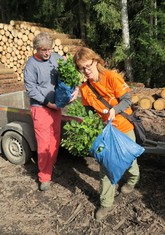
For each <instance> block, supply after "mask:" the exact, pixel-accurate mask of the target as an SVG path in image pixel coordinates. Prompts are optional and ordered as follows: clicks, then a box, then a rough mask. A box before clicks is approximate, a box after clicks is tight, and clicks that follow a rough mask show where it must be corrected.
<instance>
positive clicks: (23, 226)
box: [0, 149, 165, 235]
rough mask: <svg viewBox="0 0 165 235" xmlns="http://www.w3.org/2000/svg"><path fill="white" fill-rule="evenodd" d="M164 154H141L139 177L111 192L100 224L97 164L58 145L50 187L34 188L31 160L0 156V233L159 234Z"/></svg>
mask: <svg viewBox="0 0 165 235" xmlns="http://www.w3.org/2000/svg"><path fill="white" fill-rule="evenodd" d="M163 158H164V159H165V156H161V157H159V156H147V155H146V156H144V155H143V156H141V157H140V158H138V162H139V165H140V170H141V180H140V182H139V184H138V186H137V188H136V189H135V191H134V192H133V193H132V194H131V195H129V196H124V195H122V194H121V193H120V190H119V189H120V185H121V184H122V183H123V182H124V181H123V180H122V181H123V182H122V181H121V182H120V184H119V187H118V189H117V190H116V200H115V204H114V209H113V210H112V212H111V213H110V214H109V216H108V217H107V218H105V219H104V220H103V221H102V222H98V221H96V220H95V219H94V213H95V211H96V209H97V208H98V207H99V193H98V189H99V165H98V164H97V163H96V162H95V160H94V159H93V158H86V159H81V158H75V157H73V156H69V154H68V153H67V152H66V151H65V150H64V149H60V152H59V157H58V162H57V164H56V166H55V168H54V172H53V179H52V188H51V190H50V191H47V192H40V191H39V190H38V183H37V164H36V162H35V161H36V159H34V160H33V161H30V162H29V163H27V164H26V165H25V166H18V165H13V164H11V163H10V162H8V161H7V160H5V159H4V158H3V157H2V156H1V157H0V221H1V222H0V235H66V234H67V235H138V234H140V235H141V234H144V235H164V234H165V180H164V176H165V160H164V159H163ZM161 159H162V160H161Z"/></svg>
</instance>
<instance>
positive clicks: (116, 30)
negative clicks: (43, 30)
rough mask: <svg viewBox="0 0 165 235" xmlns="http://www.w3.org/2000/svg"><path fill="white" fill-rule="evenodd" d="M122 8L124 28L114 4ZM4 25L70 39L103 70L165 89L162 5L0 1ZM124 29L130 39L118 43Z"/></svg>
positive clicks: (141, 0)
mask: <svg viewBox="0 0 165 235" xmlns="http://www.w3.org/2000/svg"><path fill="white" fill-rule="evenodd" d="M124 2H127V8H128V15H127V13H126V14H125V17H127V19H128V22H127V23H128V24H129V28H128V25H127V27H125V26H126V24H125V23H124V24H123V22H124V21H123V20H122V19H124V18H123V16H124V15H123V11H122V10H123V8H122V7H121V6H122V4H121V5H120V3H124ZM10 20H23V21H30V22H36V23H41V24H42V25H43V26H44V27H49V28H53V29H55V30H57V31H59V32H63V33H69V34H71V35H75V37H77V38H82V39H83V40H84V41H85V42H86V45H87V46H89V47H91V48H92V49H94V50H96V51H97V52H98V53H99V54H100V55H101V56H102V57H103V58H104V59H105V60H106V62H107V65H108V66H109V67H111V68H113V67H117V68H118V69H119V70H126V72H127V79H129V80H132V79H133V80H134V81H137V82H144V83H145V84H146V85H147V86H150V87H161V86H165V79H164V74H165V68H164V67H165V66H164V62H165V44H164V38H165V2H164V0H138V1H136V0H127V1H126V0H78V1H77V0H33V1H32V0H5V1H4V0H0V22H3V23H9V22H10ZM126 28H127V32H129V36H130V39H129V38H127V36H126V37H123V36H124V35H126V34H127V33H123V32H126V30H125V29H126ZM123 38H124V41H123ZM126 40H128V41H127V42H126ZM123 42H124V43H123ZM128 42H129V43H128ZM126 48H127V49H128V50H126ZM130 59H131V62H132V71H131V73H132V75H131V76H132V77H133V78H131V76H130V73H129V71H130V69H131V65H130V64H129V63H130ZM128 62H129V63H128ZM124 65H126V66H124ZM128 65H129V66H128Z"/></svg>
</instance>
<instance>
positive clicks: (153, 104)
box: [131, 87, 165, 111]
mask: <svg viewBox="0 0 165 235" xmlns="http://www.w3.org/2000/svg"><path fill="white" fill-rule="evenodd" d="M131 99H132V103H133V104H135V105H138V106H139V107H140V108H142V109H155V110H157V111H162V110H165V88H154V89H151V88H145V87H137V88H134V89H132V91H131Z"/></svg>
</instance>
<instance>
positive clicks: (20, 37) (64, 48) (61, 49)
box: [0, 20, 84, 81]
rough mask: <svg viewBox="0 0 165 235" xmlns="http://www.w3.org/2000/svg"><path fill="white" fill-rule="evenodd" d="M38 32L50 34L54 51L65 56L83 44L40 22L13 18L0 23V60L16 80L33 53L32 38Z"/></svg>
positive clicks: (21, 75)
mask: <svg viewBox="0 0 165 235" xmlns="http://www.w3.org/2000/svg"><path fill="white" fill-rule="evenodd" d="M40 32H49V33H50V34H51V36H52V37H53V39H54V45H53V49H54V51H55V52H58V53H59V54H60V55H62V56H64V57H67V55H68V53H71V54H74V53H75V51H76V49H77V48H78V47H79V46H82V45H84V42H83V41H82V40H80V39H76V38H73V37H72V36H71V35H68V34H64V33H58V32H57V31H55V30H53V29H48V28H45V27H42V26H41V25H40V24H36V23H31V22H24V21H14V20H11V21H10V24H3V23H0V62H1V63H3V64H4V65H5V66H6V67H7V68H9V69H12V70H13V71H14V72H15V74H16V75H17V79H18V81H21V80H23V68H24V65H25V62H26V61H27V59H28V57H29V56H31V55H32V54H33V48H32V41H33V38H34V36H36V35H37V34H38V33H40Z"/></svg>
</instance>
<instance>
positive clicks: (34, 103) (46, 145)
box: [24, 32, 78, 191]
mask: <svg viewBox="0 0 165 235" xmlns="http://www.w3.org/2000/svg"><path fill="white" fill-rule="evenodd" d="M52 45H53V39H52V38H51V36H50V35H49V34H48V33H46V32H42V33H39V34H38V35H37V36H36V37H35V38H34V40H33V49H34V50H35V51H36V53H35V54H34V55H33V56H31V57H30V58H29V59H28V61H27V63H26V66H25V70H24V82H25V87H26V91H27V95H28V96H29V97H30V109H31V115H32V119H33V124H34V131H35V136H36V140H37V153H38V169H39V172H38V179H39V182H40V190H42V191H46V190H49V189H50V182H51V177H52V171H53V165H54V164H55V162H56V160H57V154H58V149H59V144H60V131H61V109H60V108H57V107H56V104H55V101H54V88H55V84H56V80H57V79H58V59H60V58H62V57H61V56H60V55H58V54H57V53H54V52H52ZM77 95H78V90H77V89H76V90H75V91H74V92H73V94H72V99H71V102H72V101H73V100H74V99H76V98H77Z"/></svg>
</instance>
